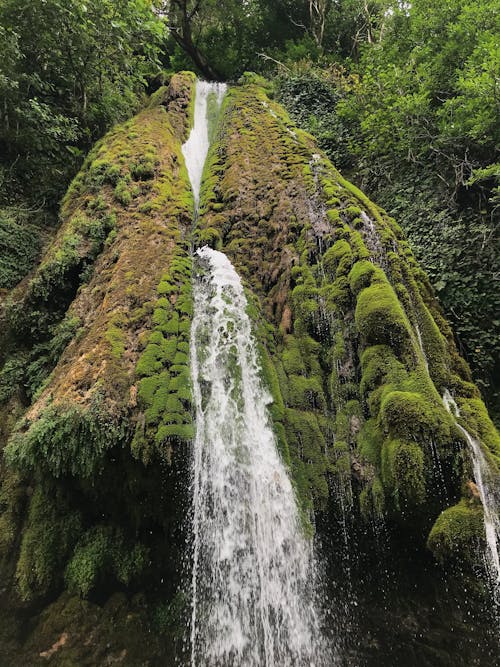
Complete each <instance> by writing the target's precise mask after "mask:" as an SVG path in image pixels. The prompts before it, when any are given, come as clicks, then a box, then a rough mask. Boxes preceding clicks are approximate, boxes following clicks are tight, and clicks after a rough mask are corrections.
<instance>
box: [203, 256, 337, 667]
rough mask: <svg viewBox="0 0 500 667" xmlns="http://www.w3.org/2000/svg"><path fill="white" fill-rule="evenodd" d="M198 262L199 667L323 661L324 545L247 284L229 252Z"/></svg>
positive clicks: (206, 257)
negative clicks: (276, 413)
mask: <svg viewBox="0 0 500 667" xmlns="http://www.w3.org/2000/svg"><path fill="white" fill-rule="evenodd" d="M196 264H197V278H196V279H195V282H194V319H193V326H192V331H191V337H192V342H191V360H192V361H191V368H192V377H193V385H194V399H195V408H196V438H195V443H194V518H193V520H194V525H193V530H194V568H193V579H192V591H193V616H192V637H191V640H192V664H193V665H207V666H208V665H218V666H220V667H225V666H227V667H229V666H230V665H231V666H232V667H236V666H237V665H245V666H248V667H263V666H267V667H272V666H274V665H276V666H278V665H279V666H286V665H296V666H297V667H299V666H302V665H304V666H305V665H323V664H325V663H324V660H325V656H326V654H325V651H324V646H323V644H322V641H321V633H320V628H319V619H318V614H317V612H316V606H315V568H314V559H313V553H312V547H311V544H310V542H309V540H308V539H307V538H306V537H305V536H304V533H303V528H302V526H301V521H300V516H299V512H298V509H297V504H296V499H295V493H294V490H293V487H292V484H291V482H290V479H289V477H288V474H287V470H286V469H285V466H284V464H283V462H282V460H281V458H280V455H279V454H278V451H277V448H276V441H275V437H274V433H273V429H272V426H271V423H270V419H269V415H268V408H267V406H268V404H269V402H270V396H269V395H268V393H267V391H266V390H265V389H264V387H263V386H262V382H261V380H260V374H259V366H258V361H257V353H256V349H257V346H256V342H255V340H254V337H253V335H252V329H251V322H250V319H249V317H248V315H247V314H246V308H247V301H246V298H245V294H244V291H243V287H242V285H241V282H240V279H239V277H238V275H237V273H236V271H235V270H234V268H233V266H232V265H231V263H230V262H229V260H228V259H227V257H226V256H225V255H223V254H222V253H220V252H217V251H215V250H212V249H210V248H207V247H205V248H202V249H201V250H198V251H197V261H196ZM326 664H333V663H332V662H329V663H326Z"/></svg>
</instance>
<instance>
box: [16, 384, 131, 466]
mask: <svg viewBox="0 0 500 667" xmlns="http://www.w3.org/2000/svg"><path fill="white" fill-rule="evenodd" d="M126 430H127V424H126V421H125V419H124V418H123V417H122V418H121V419H117V420H116V421H115V420H112V419H111V418H110V417H109V416H108V415H107V413H106V411H105V410H104V409H103V407H102V403H101V401H100V398H99V396H98V395H96V396H95V398H94V401H93V403H92V404H91V407H90V409H88V410H84V409H82V408H79V407H76V406H73V407H70V408H64V407H63V406H58V405H57V406H56V405H50V404H49V405H48V407H46V408H45V410H44V412H43V413H42V414H41V415H40V416H39V417H38V419H37V420H36V421H35V422H34V423H33V424H31V425H29V426H28V427H27V425H24V424H23V423H22V422H21V424H20V426H19V428H18V430H17V431H15V432H14V434H13V435H12V436H11V438H10V440H9V442H8V444H7V446H6V447H5V456H6V459H7V461H8V463H9V464H10V465H12V466H15V467H16V468H18V469H20V470H24V471H32V470H39V469H42V470H44V471H45V472H48V473H50V474H51V475H52V476H54V477H60V476H62V475H73V476H75V477H84V478H85V477H87V478H88V477H91V476H92V475H94V474H95V473H96V470H97V469H98V467H99V464H100V462H101V461H102V459H103V456H104V454H105V452H106V451H107V450H109V449H111V448H112V447H113V446H114V445H116V444H118V442H120V440H121V439H122V438H123V437H124V435H125V432H126Z"/></svg>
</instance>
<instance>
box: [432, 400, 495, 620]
mask: <svg viewBox="0 0 500 667" xmlns="http://www.w3.org/2000/svg"><path fill="white" fill-rule="evenodd" d="M443 403H444V405H445V407H446V409H447V410H448V412H449V413H450V414H451V415H453V416H454V417H455V423H456V425H457V427H458V428H459V430H460V431H461V433H462V434H463V436H464V437H465V439H466V441H467V443H468V445H469V450H470V454H471V459H472V469H473V472H474V481H475V483H476V486H477V489H478V491H479V495H480V498H481V502H482V504H483V512H484V530H485V535H486V546H487V548H486V554H485V565H486V570H487V574H488V577H489V579H490V582H491V584H492V590H493V600H494V604H495V606H496V607H497V608H498V607H499V606H500V553H499V551H500V549H499V545H500V516H499V513H498V508H499V507H500V493H499V491H498V480H497V479H495V478H494V475H493V472H492V470H491V467H490V465H489V464H488V461H487V459H486V456H485V455H484V452H483V449H482V446H481V443H480V442H479V441H478V440H477V439H476V438H474V437H472V435H471V434H470V433H469V432H468V431H467V430H466V429H465V428H464V427H463V426H461V425H460V424H459V423H458V417H460V410H459V408H458V405H457V404H456V402H455V399H454V398H453V397H452V396H451V394H450V392H449V391H448V390H446V391H445V392H444V395H443Z"/></svg>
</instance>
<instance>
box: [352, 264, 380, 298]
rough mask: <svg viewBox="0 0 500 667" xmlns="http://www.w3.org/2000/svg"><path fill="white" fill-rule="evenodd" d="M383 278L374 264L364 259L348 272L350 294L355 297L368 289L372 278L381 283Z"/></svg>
mask: <svg viewBox="0 0 500 667" xmlns="http://www.w3.org/2000/svg"><path fill="white" fill-rule="evenodd" d="M383 276H384V274H383V272H382V270H381V269H379V268H378V267H377V266H375V264H373V263H372V262H370V261H368V260H366V259H362V260H359V261H358V262H356V263H355V264H354V266H353V267H352V269H351V270H350V272H349V276H348V280H349V287H350V288H351V292H352V293H353V294H354V296H357V295H358V294H359V292H361V290H362V289H364V288H365V287H368V286H369V285H370V284H371V283H372V282H373V281H374V278H377V280H378V281H383Z"/></svg>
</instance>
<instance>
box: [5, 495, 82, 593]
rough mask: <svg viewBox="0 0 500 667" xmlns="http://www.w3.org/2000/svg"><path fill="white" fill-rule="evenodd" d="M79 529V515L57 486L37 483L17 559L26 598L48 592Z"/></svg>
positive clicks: (59, 572) (55, 583) (18, 577)
mask: <svg viewBox="0 0 500 667" xmlns="http://www.w3.org/2000/svg"><path fill="white" fill-rule="evenodd" d="M80 531H81V517H80V515H79V514H78V513H77V512H74V511H70V510H69V509H68V508H67V505H66V501H65V499H64V497H63V496H62V495H61V492H60V491H59V490H57V489H56V488H50V489H45V488H44V487H43V486H41V485H38V486H37V487H36V489H35V492H34V494H33V496H32V498H31V501H30V506H29V513H28V518H27V521H26V525H25V527H24V531H23V538H22V541H21V547H20V551H19V558H18V561H17V568H16V578H17V582H18V585H19V590H20V593H21V596H22V597H23V598H24V599H25V600H27V599H30V598H32V597H34V596H43V595H46V594H47V593H49V592H50V591H51V590H52V589H53V588H54V587H55V586H56V585H57V584H58V583H59V579H60V576H61V570H62V567H63V563H64V562H65V559H66V558H67V556H68V554H69V553H70V550H71V549H72V548H73V546H74V544H75V542H76V540H77V538H78V535H79V533H80Z"/></svg>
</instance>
